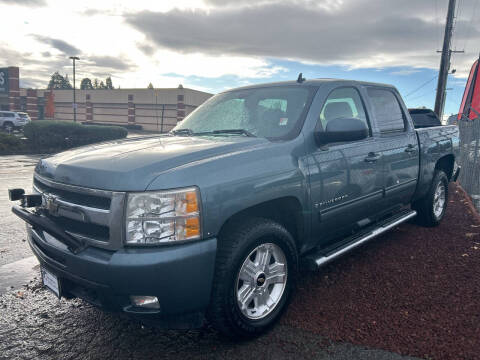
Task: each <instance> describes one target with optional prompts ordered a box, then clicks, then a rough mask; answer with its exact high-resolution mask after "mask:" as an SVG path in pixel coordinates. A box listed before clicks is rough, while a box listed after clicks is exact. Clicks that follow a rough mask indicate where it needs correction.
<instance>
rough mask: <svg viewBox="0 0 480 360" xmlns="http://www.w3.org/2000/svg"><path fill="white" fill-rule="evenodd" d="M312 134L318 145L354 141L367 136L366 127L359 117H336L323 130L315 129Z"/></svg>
mask: <svg viewBox="0 0 480 360" xmlns="http://www.w3.org/2000/svg"><path fill="white" fill-rule="evenodd" d="M314 135H315V140H316V142H317V144H318V145H325V144H329V143H334V142H342V141H356V140H362V139H365V138H367V137H368V128H367V125H365V123H364V122H363V121H362V120H359V119H350V118H337V119H333V120H330V121H329V122H328V123H327V126H326V128H325V131H315V134H314Z"/></svg>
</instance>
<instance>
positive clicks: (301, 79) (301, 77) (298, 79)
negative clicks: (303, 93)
mask: <svg viewBox="0 0 480 360" xmlns="http://www.w3.org/2000/svg"><path fill="white" fill-rule="evenodd" d="M304 81H305V78H304V77H303V76H302V73H300V74H298V78H297V82H298V83H299V84H301V83H302V82H304Z"/></svg>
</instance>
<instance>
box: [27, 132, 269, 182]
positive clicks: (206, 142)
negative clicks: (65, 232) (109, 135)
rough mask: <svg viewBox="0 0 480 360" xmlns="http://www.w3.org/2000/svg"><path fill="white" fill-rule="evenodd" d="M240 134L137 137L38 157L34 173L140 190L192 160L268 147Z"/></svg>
mask: <svg viewBox="0 0 480 360" xmlns="http://www.w3.org/2000/svg"><path fill="white" fill-rule="evenodd" d="M268 144H270V142H269V141H268V140H266V139H263V138H250V137H242V136H226V137H219V136H215V137H213V136H212V137H187V136H155V137H137V138H130V139H124V140H120V141H112V142H107V143H101V144H95V145H89V146H84V147H81V148H77V149H73V150H69V151H65V152H62V153H59V154H56V155H53V156H51V157H47V158H45V159H42V160H40V161H39V163H38V164H37V166H36V168H35V172H36V173H37V174H38V175H41V176H43V177H46V178H49V179H51V180H53V181H56V182H60V183H65V184H70V185H77V186H83V187H88V188H96V189H104V190H113V191H144V190H145V189H146V188H147V186H148V184H150V182H152V181H153V180H154V179H155V178H156V177H157V176H158V175H159V174H160V173H162V172H164V171H167V170H171V169H174V168H176V167H179V166H183V165H186V164H189V163H192V162H196V161H202V160H203V161H205V160H207V161H209V160H211V161H213V160H214V159H215V158H216V157H219V156H224V155H226V154H233V153H237V152H239V151H240V152H241V151H248V150H251V149H253V148H258V147H263V146H268Z"/></svg>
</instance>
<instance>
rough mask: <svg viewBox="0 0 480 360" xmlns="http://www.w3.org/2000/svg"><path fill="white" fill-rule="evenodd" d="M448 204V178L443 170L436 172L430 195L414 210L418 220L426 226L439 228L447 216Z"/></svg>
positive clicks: (416, 204) (418, 202)
mask: <svg viewBox="0 0 480 360" xmlns="http://www.w3.org/2000/svg"><path fill="white" fill-rule="evenodd" d="M447 204H448V178H447V175H446V174H445V173H444V172H443V171H442V170H436V171H435V173H434V175H433V180H432V183H431V185H430V188H429V190H428V193H427V194H426V195H425V196H424V197H423V198H422V199H420V200H418V201H417V202H416V203H414V204H413V208H414V209H415V210H416V211H417V213H418V220H419V221H420V223H421V224H422V225H425V226H437V225H438V224H440V222H441V221H442V219H443V217H444V216H445V211H446V210H447Z"/></svg>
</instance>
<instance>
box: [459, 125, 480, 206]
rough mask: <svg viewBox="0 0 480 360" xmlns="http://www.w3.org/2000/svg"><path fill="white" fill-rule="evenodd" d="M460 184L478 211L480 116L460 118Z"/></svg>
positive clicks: (479, 199)
mask: <svg viewBox="0 0 480 360" xmlns="http://www.w3.org/2000/svg"><path fill="white" fill-rule="evenodd" d="M458 127H459V131H460V160H459V165H460V166H461V167H462V170H461V171H460V177H459V181H460V185H462V187H463V188H464V189H465V191H466V192H467V193H468V194H469V195H470V197H471V198H472V200H473V203H474V204H475V207H476V208H477V210H479V211H480V118H476V119H475V120H460V121H459V122H458Z"/></svg>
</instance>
